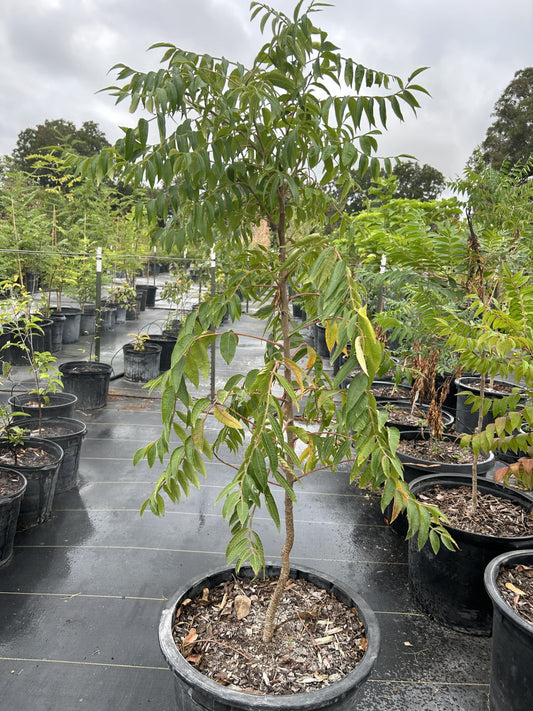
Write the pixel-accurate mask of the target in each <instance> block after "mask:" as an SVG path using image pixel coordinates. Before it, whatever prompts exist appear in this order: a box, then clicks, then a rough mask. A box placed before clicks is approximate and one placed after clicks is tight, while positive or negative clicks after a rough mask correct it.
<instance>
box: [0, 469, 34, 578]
mask: <svg viewBox="0 0 533 711" xmlns="http://www.w3.org/2000/svg"><path fill="white" fill-rule="evenodd" d="M7 483H9V484H10V486H12V487H13V491H9V492H8V491H4V490H3V486H2V485H3V484H7ZM26 485H27V481H26V477H25V476H24V474H21V472H18V471H16V470H15V469H10V468H9V467H0V568H1V567H2V566H4V565H6V564H7V563H9V561H10V560H11V558H12V557H13V543H14V541H15V534H16V532H17V519H18V515H19V511H20V503H21V501H22V497H23V496H24V492H25V491H26Z"/></svg>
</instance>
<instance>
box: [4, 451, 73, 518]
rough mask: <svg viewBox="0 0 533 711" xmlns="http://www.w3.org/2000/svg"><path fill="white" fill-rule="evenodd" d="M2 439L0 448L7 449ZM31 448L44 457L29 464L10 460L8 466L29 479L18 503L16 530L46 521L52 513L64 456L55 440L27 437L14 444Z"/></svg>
mask: <svg viewBox="0 0 533 711" xmlns="http://www.w3.org/2000/svg"><path fill="white" fill-rule="evenodd" d="M7 449H8V448H7V444H6V440H5V439H0V451H2V452H5V451H6V450H7ZM24 449H26V450H27V449H33V450H34V451H38V452H39V453H41V451H43V452H44V453H45V456H46V461H45V459H44V458H43V460H42V462H41V463H40V464H37V465H35V466H28V465H24V464H20V463H18V462H17V463H16V464H11V465H10V468H11V469H15V470H16V471H18V472H20V473H21V474H23V475H24V476H25V478H26V480H27V482H28V485H27V487H26V491H25V492H24V496H23V497H22V501H21V504H20V512H19V516H18V522H17V530H19V531H21V530H24V529H26V528H31V527H32V526H37V525H39V524H41V523H44V522H45V521H47V520H48V519H49V518H50V516H51V515H52V504H53V501H54V494H55V490H56V484H57V473H58V471H59V466H60V464H61V461H62V460H63V450H62V449H61V447H60V446H59V445H58V444H56V443H55V442H50V441H48V440H47V439H40V438H38V437H35V438H34V437H31V438H30V437H28V438H27V439H25V440H24V441H23V442H22V444H20V445H18V446H17V451H19V452H21V451H22V450H24Z"/></svg>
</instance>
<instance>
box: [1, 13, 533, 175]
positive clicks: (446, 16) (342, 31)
mask: <svg viewBox="0 0 533 711" xmlns="http://www.w3.org/2000/svg"><path fill="white" fill-rule="evenodd" d="M268 4H270V5H273V6H274V7H276V8H278V9H281V10H284V11H286V12H290V11H291V10H292V8H293V6H294V4H295V0H272V1H271V2H269V3H268ZM249 5H250V3H249V0H0V96H1V97H2V108H1V110H0V155H3V154H10V153H11V152H12V150H13V148H14V147H15V143H16V140H17V135H18V133H19V131H21V130H23V129H24V128H28V127H34V126H36V125H37V124H39V123H43V122H44V120H45V119H55V118H63V119H65V120H70V121H73V122H74V123H75V124H76V126H80V125H81V123H83V121H87V120H91V121H96V122H97V123H98V124H99V125H100V128H101V129H102V130H103V131H104V133H105V134H106V136H107V138H108V139H109V140H110V141H112V142H113V141H114V140H116V139H117V138H118V137H119V136H120V135H121V132H120V129H119V126H120V125H132V123H133V119H132V117H131V116H130V115H128V114H127V112H126V110H125V109H122V108H121V107H119V108H117V107H115V106H114V99H113V97H111V96H109V95H107V94H105V93H103V94H102V93H101V94H98V93H97V92H98V90H99V89H101V88H103V87H105V86H108V85H109V84H111V83H113V80H114V75H113V74H109V75H108V71H109V69H110V68H111V67H112V66H113V65H114V64H116V63H117V62H123V63H124V64H127V65H129V66H132V67H133V68H135V69H142V70H147V69H151V68H158V62H159V57H160V53H158V51H151V52H148V53H147V52H146V50H147V48H148V47H149V46H150V45H151V44H153V43H155V42H172V43H174V44H176V45H178V46H180V47H182V48H184V49H190V50H193V51H197V52H208V53H209V54H212V55H217V56H220V55H224V56H226V57H228V58H229V59H235V60H239V61H242V62H244V63H248V64H249V63H250V61H251V59H252V58H253V57H254V55H255V53H256V50H257V49H258V47H259V46H260V44H261V41H262V40H261V36H260V34H259V28H258V23H257V22H254V23H253V24H250V21H249ZM315 22H316V24H318V25H319V26H321V27H323V28H324V29H326V30H327V31H328V32H329V34H330V38H331V39H332V40H333V41H334V42H335V43H336V44H338V45H339V46H340V48H341V50H342V52H343V54H345V55H347V56H348V55H349V56H351V57H353V58H354V59H355V60H357V61H359V62H362V63H363V64H366V65H367V66H371V67H374V68H376V69H381V70H383V71H387V72H391V73H394V74H399V75H401V76H406V75H407V74H408V73H409V72H411V71H412V70H414V69H415V68H417V67H420V66H428V67H430V69H429V70H428V71H427V72H425V73H424V74H423V75H422V77H420V83H422V84H424V86H426V88H427V89H428V90H429V91H430V93H431V98H425V99H424V100H423V102H422V109H421V110H420V111H419V113H418V116H417V117H416V118H415V117H414V116H413V115H412V114H410V113H406V114H405V115H406V121H405V123H403V124H400V123H396V124H394V125H392V124H391V126H390V129H389V131H388V133H387V134H386V135H385V136H384V138H383V139H382V140H381V144H380V153H387V154H389V155H394V154H398V153H410V154H413V155H415V156H416V157H417V158H418V159H419V160H420V162H421V163H429V164H430V165H433V166H434V167H436V168H438V169H439V170H440V171H441V172H443V173H444V175H445V176H446V177H447V178H453V177H455V176H457V175H459V174H460V173H461V172H462V170H463V168H464V166H465V163H466V160H467V159H468V157H469V156H470V154H471V153H472V151H473V149H474V148H475V147H476V145H478V144H479V143H481V141H482V140H483V138H484V137H485V132H486V129H487V127H488V126H489V124H490V123H491V121H492V119H491V112H492V110H493V107H494V103H495V102H496V100H497V99H498V97H499V96H500V95H501V93H502V91H503V90H504V89H505V87H506V86H507V85H508V84H509V82H510V81H511V79H512V78H513V75H514V73H515V72H516V71H518V70H519V69H523V68H524V67H528V66H533V0H337V1H336V2H335V5H334V7H330V8H325V9H324V11H323V12H321V13H320V14H319V15H315ZM121 106H122V105H121ZM119 109H120V110H119Z"/></svg>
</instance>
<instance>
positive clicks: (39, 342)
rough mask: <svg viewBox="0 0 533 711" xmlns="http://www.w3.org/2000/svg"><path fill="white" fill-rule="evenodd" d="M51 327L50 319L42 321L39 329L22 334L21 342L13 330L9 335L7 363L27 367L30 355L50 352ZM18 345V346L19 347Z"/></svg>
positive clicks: (18, 335) (18, 334)
mask: <svg viewBox="0 0 533 711" xmlns="http://www.w3.org/2000/svg"><path fill="white" fill-rule="evenodd" d="M52 325H53V321H52V320H51V319H42V320H41V321H40V323H39V329H40V330H37V329H34V330H32V331H29V332H28V333H23V334H22V335H23V337H22V340H21V339H20V335H21V334H20V333H18V332H17V330H16V326H15V327H14V328H15V330H12V331H11V333H10V341H11V345H10V346H9V362H10V363H11V365H21V366H22V365H28V364H29V362H30V359H31V353H32V352H36V353H42V352H43V351H50V349H51V347H52ZM19 344H20V345H19Z"/></svg>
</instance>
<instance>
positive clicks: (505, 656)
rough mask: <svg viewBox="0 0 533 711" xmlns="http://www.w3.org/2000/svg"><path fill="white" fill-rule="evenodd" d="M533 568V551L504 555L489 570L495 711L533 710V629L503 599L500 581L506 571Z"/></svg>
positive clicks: (487, 584) (492, 702)
mask: <svg viewBox="0 0 533 711" xmlns="http://www.w3.org/2000/svg"><path fill="white" fill-rule="evenodd" d="M519 564H523V565H528V566H531V565H533V550H524V551H514V552H512V553H503V554H502V555H499V556H498V557H497V558H495V559H494V560H492V561H491V562H490V563H489V564H488V565H487V568H486V569H485V589H486V591H487V594H488V596H489V598H490V599H491V601H492V605H493V609H494V614H493V621H492V668H491V675H490V691H489V708H490V709H491V711H531V709H533V675H532V673H531V670H532V669H533V625H532V624H528V622H526V620H524V619H523V618H522V617H520V615H519V614H518V613H517V612H515V611H514V610H513V609H512V608H511V607H510V606H509V605H508V604H507V602H506V601H505V600H504V599H503V598H502V596H501V595H500V592H499V590H498V587H497V585H496V579H497V578H498V575H499V572H500V569H501V568H502V567H514V566H516V565H519Z"/></svg>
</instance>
